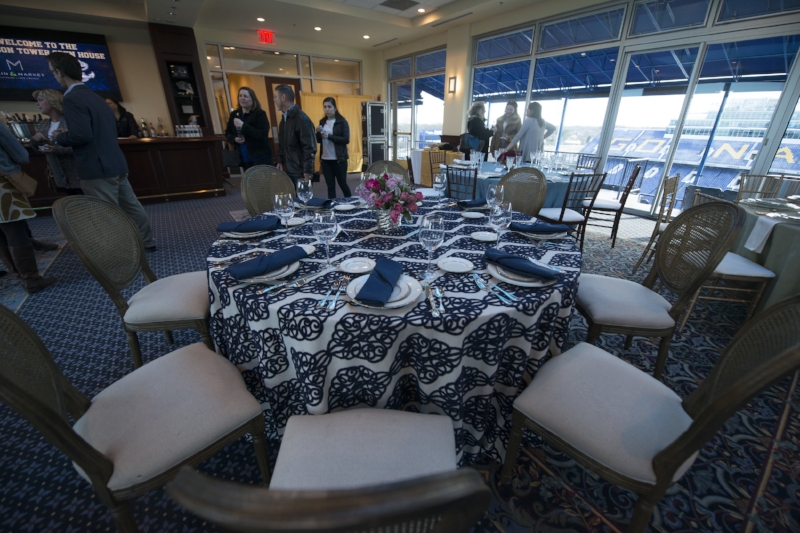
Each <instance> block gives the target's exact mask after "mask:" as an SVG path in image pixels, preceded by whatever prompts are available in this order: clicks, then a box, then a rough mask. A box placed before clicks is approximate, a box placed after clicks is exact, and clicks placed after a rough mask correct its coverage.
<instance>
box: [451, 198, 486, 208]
mask: <svg viewBox="0 0 800 533" xmlns="http://www.w3.org/2000/svg"><path fill="white" fill-rule="evenodd" d="M485 205H486V198H478V199H477V200H461V201H460V202H458V207H459V208H460V209H468V208H470V207H483V206H485Z"/></svg>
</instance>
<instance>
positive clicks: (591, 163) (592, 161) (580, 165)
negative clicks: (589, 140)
mask: <svg viewBox="0 0 800 533" xmlns="http://www.w3.org/2000/svg"><path fill="white" fill-rule="evenodd" d="M599 164H600V158H599V157H598V156H596V155H590V154H578V157H577V159H576V160H575V168H577V169H583V170H591V171H592V172H593V173H596V172H597V165H599Z"/></svg>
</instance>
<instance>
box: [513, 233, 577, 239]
mask: <svg viewBox="0 0 800 533" xmlns="http://www.w3.org/2000/svg"><path fill="white" fill-rule="evenodd" d="M516 233H523V234H524V235H525V236H526V237H528V238H529V239H530V240H532V241H554V240H556V239H565V238H566V237H567V232H566V231H564V232H561V233H551V234H543V233H539V234H536V235H535V234H533V233H524V232H521V231H520V232H516Z"/></svg>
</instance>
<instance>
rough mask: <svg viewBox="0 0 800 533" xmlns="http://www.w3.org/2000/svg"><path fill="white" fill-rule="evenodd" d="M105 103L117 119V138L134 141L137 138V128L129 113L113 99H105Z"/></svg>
mask: <svg viewBox="0 0 800 533" xmlns="http://www.w3.org/2000/svg"><path fill="white" fill-rule="evenodd" d="M106 103H107V104H108V107H110V108H111V111H113V112H114V116H115V117H116V119H117V137H120V138H130V139H135V138H137V137H138V136H139V126H137V125H136V119H135V118H133V115H132V114H131V112H130V111H128V110H127V109H125V108H124V107H122V104H120V103H119V102H117V101H116V100H114V99H113V98H106Z"/></svg>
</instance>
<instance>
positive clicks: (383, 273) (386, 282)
mask: <svg viewBox="0 0 800 533" xmlns="http://www.w3.org/2000/svg"><path fill="white" fill-rule="evenodd" d="M402 274H403V265H401V264H400V263H398V262H397V261H392V260H391V259H387V258H385V257H381V258H380V259H378V261H377V262H376V263H375V269H374V270H373V271H372V273H371V274H370V275H369V278H367V281H366V283H364V285H363V286H362V287H361V290H360V291H358V294H357V295H356V300H358V301H360V302H364V303H365V304H367V305H374V306H376V307H383V306H384V305H385V304H386V302H388V301H389V297H390V296H391V295H392V291H393V290H394V286H395V285H397V280H398V279H400V276H401V275H402Z"/></svg>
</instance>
